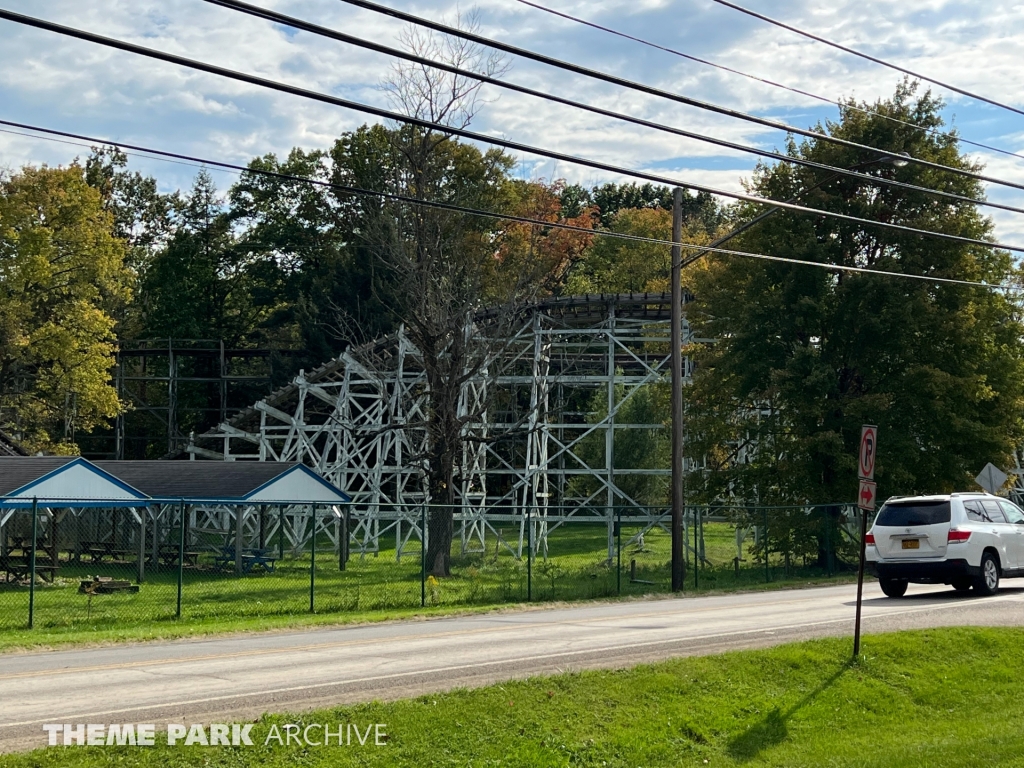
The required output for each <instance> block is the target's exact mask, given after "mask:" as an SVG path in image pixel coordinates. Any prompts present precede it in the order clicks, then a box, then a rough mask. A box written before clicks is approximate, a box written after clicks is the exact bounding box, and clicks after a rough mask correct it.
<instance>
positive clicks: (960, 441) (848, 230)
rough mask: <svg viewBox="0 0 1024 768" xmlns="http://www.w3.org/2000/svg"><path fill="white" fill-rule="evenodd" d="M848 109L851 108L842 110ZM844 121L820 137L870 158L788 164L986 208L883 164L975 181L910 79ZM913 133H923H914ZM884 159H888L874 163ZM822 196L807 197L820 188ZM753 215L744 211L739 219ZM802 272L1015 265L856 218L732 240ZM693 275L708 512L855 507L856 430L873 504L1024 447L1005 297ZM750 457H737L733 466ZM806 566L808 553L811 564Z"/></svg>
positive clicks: (982, 231)
mask: <svg viewBox="0 0 1024 768" xmlns="http://www.w3.org/2000/svg"><path fill="white" fill-rule="evenodd" d="M851 106H852V104H851ZM864 106H867V107H869V109H870V111H871V112H876V113H879V114H881V115H883V116H890V117H892V118H895V119H896V120H898V121H903V122H895V121H891V120H887V119H885V117H878V116H875V115H872V114H868V113H865V112H861V111H858V110H855V109H851V108H845V109H843V110H842V113H841V118H840V120H839V121H838V122H830V123H828V124H826V125H824V126H818V130H822V131H827V132H828V133H829V134H831V135H833V136H836V137H839V138H843V139H847V140H850V141H854V142H858V143H861V144H866V145H870V146H873V147H876V148H877V149H878V154H876V155H871V154H869V153H864V152H863V151H862V150H857V149H854V148H849V147H842V146H835V145H833V144H830V143H827V142H823V141H818V140H813V141H807V142H804V143H802V144H800V145H796V144H791V145H790V147H789V152H790V153H791V154H793V155H795V156H799V157H803V158H807V159H810V160H814V161H816V162H818V163H826V164H829V165H833V166H838V167H846V168H852V167H857V168H859V169H862V171H863V172H864V173H870V174H872V175H875V176H884V177H887V178H895V179H898V180H900V181H903V182H907V183H910V184H916V185H920V186H924V187H932V188H936V189H942V190H947V191H950V192H954V193H957V194H960V195H965V196H967V197H970V198H973V199H977V200H980V199H982V194H983V192H982V189H981V187H980V185H979V184H978V183H977V182H976V181H974V180H972V179H969V178H965V177H962V176H958V175H955V174H952V173H949V172H944V171H941V170H937V169H932V168H922V167H921V166H918V165H915V164H913V163H910V164H906V165H905V166H904V167H897V166H896V165H894V164H892V163H889V162H885V161H884V160H885V158H887V157H892V156H898V155H899V154H901V153H904V152H905V153H909V154H910V155H912V156H913V157H915V158H921V159H924V160H929V161H932V162H935V163H941V164H943V165H947V166H952V167H956V168H964V169H970V170H977V169H978V167H979V166H978V165H977V164H975V163H974V162H973V161H971V160H970V159H969V158H967V157H965V156H964V155H962V154H961V153H960V152H959V149H958V146H957V142H956V140H955V139H954V138H952V137H949V136H947V135H944V134H941V133H929V132H928V131H927V130H925V129H926V128H939V127H941V126H942V120H941V117H940V114H939V113H940V109H941V106H942V104H941V102H939V101H938V100H937V99H935V98H933V97H932V96H931V95H930V94H927V93H926V94H924V95H922V96H918V95H917V94H916V90H915V86H914V85H911V84H906V83H904V84H903V85H901V86H900V87H899V88H898V90H897V91H896V93H895V95H894V97H893V98H891V99H888V100H884V101H879V102H878V103H875V104H870V105H864ZM914 124H916V125H918V126H923V127H922V128H918V127H914ZM880 160H881V162H880ZM816 185H817V186H816ZM750 186H751V188H752V189H753V191H755V192H756V193H758V194H761V195H765V196H768V197H773V198H776V199H785V198H789V197H791V196H794V195H797V194H801V193H802V194H801V201H802V202H804V203H805V204H807V205H810V206H813V207H816V208H821V209H825V210H830V211H837V212H842V213H846V214H851V215H853V216H859V217H863V218H866V219H875V220H881V221H887V222H893V223H898V224H905V225H908V226H911V227H917V228H921V229H932V230H936V231H941V232H946V233H950V234H956V235H961V236H964V237H969V238H986V237H988V236H989V235H990V233H991V231H992V223H991V221H990V220H988V219H987V218H985V217H984V216H983V215H982V214H981V213H980V212H979V211H978V209H977V206H974V205H971V204H964V203H956V202H952V203H951V202H947V201H944V200H941V199H936V198H933V197H930V196H927V195H924V194H921V193H917V192H912V191H906V190H902V189H896V188H892V187H881V186H880V187H875V186H872V185H869V184H865V183H864V182H862V181H860V180H857V179H850V178H839V179H833V180H827V174H823V172H821V171H818V170H815V169H806V168H793V167H790V166H788V165H781V164H780V165H776V166H762V167H760V168H759V169H758V170H757V172H756V174H755V176H754V178H753V180H752V181H751V183H750ZM755 213H757V210H756V209H755V208H754V207H752V206H751V207H748V209H747V210H745V211H741V218H744V217H748V216H752V215H754V214H755ZM735 245H736V246H737V247H740V248H741V249H743V250H749V251H755V252H760V253H768V254H773V255H776V256H783V257H787V258H792V259H796V260H798V261H806V262H811V263H822V264H824V263H829V264H840V265H847V266H856V267H867V268H871V269H878V270H886V271H891V272H905V273H908V274H915V275H932V276H936V277H947V278H956V279H964V280H972V281H978V280H982V281H987V282H990V283H1002V282H1007V281H1009V280H1013V279H1015V270H1014V266H1013V263H1012V262H1011V260H1010V257H1009V255H1008V254H1006V253H1003V252H1000V251H998V250H996V249H992V248H985V247H974V246H970V245H964V244H961V243H956V242H950V241H944V240H938V239H935V238H929V237H924V236H919V235H912V234H901V233H897V232H893V231H890V230H883V229H880V228H872V227H869V226H859V225H857V224H854V223H852V222H846V221H837V220H834V219H826V218H820V217H811V216H805V215H801V214H798V213H794V212H789V211H778V212H776V213H775V214H774V215H772V216H771V217H769V218H767V219H765V220H764V221H763V222H762V223H761V224H759V225H758V226H757V227H755V228H752V229H751V230H749V231H748V232H747V233H745V234H744V235H743V236H742V239H741V240H740V241H738V242H736V243H735ZM708 258H709V259H710V268H709V269H707V270H706V271H704V272H701V273H699V274H698V275H696V276H695V280H694V283H695V284H694V285H693V287H694V289H695V293H696V296H697V305H696V306H695V308H694V309H693V311H691V313H690V319H691V322H693V323H694V324H695V325H696V326H697V328H698V332H699V334H700V335H702V336H706V337H710V338H714V339H717V341H716V342H715V343H714V344H712V345H710V346H708V347H706V348H704V349H703V350H701V351H699V353H698V356H699V364H698V371H697V375H696V381H695V386H694V387H693V388H692V389H691V391H690V392H689V393H688V406H687V413H688V424H689V427H690V441H691V442H690V444H691V446H692V447H693V449H694V452H697V453H701V454H703V455H705V456H706V457H708V458H707V461H708V470H709V471H708V472H706V473H704V474H703V476H702V479H701V482H696V481H697V480H698V478H694V479H693V481H691V482H690V488H691V489H693V488H697V487H700V485H701V483H703V494H704V496H705V499H711V498H715V497H722V496H729V495H732V496H735V497H738V498H740V499H743V500H746V501H761V502H765V503H769V502H806V501H848V500H852V499H853V498H854V497H855V495H856V491H857V472H856V454H857V444H858V440H859V436H860V429H861V425H862V424H864V423H873V424H877V425H878V426H879V450H878V464H877V469H876V479H877V481H878V486H879V492H880V493H881V495H882V497H883V498H884V497H885V496H888V495H890V494H903V493H925V492H941V491H952V490H957V489H964V488H967V487H970V485H971V478H972V477H973V476H974V475H975V474H976V473H977V472H978V471H979V470H980V469H981V468H982V467H983V466H984V465H985V463H986V462H988V461H992V462H994V463H996V464H997V465H998V464H1001V465H1003V466H1006V465H1007V464H1008V463H1010V461H1011V458H1010V457H1011V456H1012V454H1013V450H1014V448H1015V446H1017V445H1019V444H1020V440H1021V437H1022V436H1024V430H1022V419H1021V416H1022V405H1024V359H1022V354H1021V334H1022V327H1021V321H1020V314H1019V307H1017V306H1015V305H1014V304H1013V302H1012V301H1011V299H1010V298H1009V297H1008V296H1007V295H1005V294H1003V293H1001V292H998V291H991V290H986V289H984V288H974V287H969V286H962V285H949V284H938V283H929V282H926V281H919V280H909V279H900V278H894V277H889V276H884V275H870V274H854V273H838V274H837V273H836V272H834V271H829V270H825V269H820V268H813V267H807V266H801V265H796V264H786V263H772V262H765V261H759V260H754V259H747V258H741V257H732V256H730V257H722V256H710V257H708ZM744 454H745V457H744ZM812 554H813V553H812Z"/></svg>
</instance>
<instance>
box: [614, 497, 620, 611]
mask: <svg viewBox="0 0 1024 768" xmlns="http://www.w3.org/2000/svg"><path fill="white" fill-rule="evenodd" d="M615 594H617V595H621V594H622V510H621V509H617V510H615Z"/></svg>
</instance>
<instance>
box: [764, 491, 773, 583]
mask: <svg viewBox="0 0 1024 768" xmlns="http://www.w3.org/2000/svg"><path fill="white" fill-rule="evenodd" d="M764 580H765V582H766V583H767V582H769V581H771V580H772V572H771V570H769V566H768V507H765V508H764Z"/></svg>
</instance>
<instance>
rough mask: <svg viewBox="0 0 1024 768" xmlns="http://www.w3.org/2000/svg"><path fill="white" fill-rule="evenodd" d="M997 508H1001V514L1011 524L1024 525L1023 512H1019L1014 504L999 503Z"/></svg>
mask: <svg viewBox="0 0 1024 768" xmlns="http://www.w3.org/2000/svg"><path fill="white" fill-rule="evenodd" d="M999 506H1000V507H1002V508H1003V514H1004V515H1006V519H1007V520H1009V521H1010V522H1011V523H1024V512H1021V511H1020V509H1019V508H1018V507H1017V505H1016V504H1011V503H1010V502H1008V501H1000V502H999Z"/></svg>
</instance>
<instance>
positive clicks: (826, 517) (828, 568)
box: [821, 507, 832, 576]
mask: <svg viewBox="0 0 1024 768" xmlns="http://www.w3.org/2000/svg"><path fill="white" fill-rule="evenodd" d="M821 519H822V521H823V522H824V524H825V574H826V575H828V576H831V575H832V507H822V515H821Z"/></svg>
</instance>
